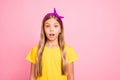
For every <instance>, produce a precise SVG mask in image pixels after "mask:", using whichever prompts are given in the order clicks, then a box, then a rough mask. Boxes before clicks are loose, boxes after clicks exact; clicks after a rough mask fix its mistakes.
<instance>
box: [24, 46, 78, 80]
mask: <svg viewBox="0 0 120 80" xmlns="http://www.w3.org/2000/svg"><path fill="white" fill-rule="evenodd" d="M37 49H38V47H37V46H34V47H33V48H32V49H31V50H30V51H29V53H28V55H27V56H26V59H27V60H28V61H30V62H31V63H33V64H36V51H37ZM65 50H66V56H67V63H68V64H70V63H71V62H74V61H75V60H77V59H78V56H77V54H76V53H75V51H74V50H73V49H72V47H70V46H68V45H65ZM37 80H67V76H66V75H62V74H61V55H60V48H59V47H56V48H48V47H46V46H45V48H44V51H43V55H42V76H40V77H37Z"/></svg>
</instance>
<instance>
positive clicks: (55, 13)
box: [54, 8, 64, 19]
mask: <svg viewBox="0 0 120 80" xmlns="http://www.w3.org/2000/svg"><path fill="white" fill-rule="evenodd" d="M54 15H55V16H56V17H58V18H60V19H61V18H64V17H63V16H59V15H58V14H57V12H56V9H55V8H54Z"/></svg>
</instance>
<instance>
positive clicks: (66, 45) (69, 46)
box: [65, 44, 73, 50]
mask: <svg viewBox="0 0 120 80" xmlns="http://www.w3.org/2000/svg"><path fill="white" fill-rule="evenodd" d="M65 49H66V50H73V48H72V46H71V45H69V44H65Z"/></svg>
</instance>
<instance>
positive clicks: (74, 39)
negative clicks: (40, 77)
mask: <svg viewBox="0 0 120 80" xmlns="http://www.w3.org/2000/svg"><path fill="white" fill-rule="evenodd" d="M54 8H56V10H57V12H58V14H59V15H62V16H64V18H63V19H62V20H63V22H64V28H65V41H66V43H67V44H69V45H70V46H72V47H73V49H74V50H75V51H76V53H77V55H78V56H79V60H77V61H76V62H75V63H74V65H75V80H120V1H119V0H0V80H28V79H29V72H30V63H29V62H28V61H26V59H25V57H26V55H27V54H28V52H29V50H30V49H31V48H32V47H33V46H34V45H37V44H38V41H39V39H40V27H41V21H42V19H43V17H44V15H45V14H47V13H49V12H53V9H54Z"/></svg>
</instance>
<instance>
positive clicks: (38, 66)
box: [35, 15, 67, 77]
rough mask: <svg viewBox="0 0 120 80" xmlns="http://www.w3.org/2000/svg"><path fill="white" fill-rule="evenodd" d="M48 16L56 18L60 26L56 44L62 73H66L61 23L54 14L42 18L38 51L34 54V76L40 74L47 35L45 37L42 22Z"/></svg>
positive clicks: (48, 17)
mask: <svg viewBox="0 0 120 80" xmlns="http://www.w3.org/2000/svg"><path fill="white" fill-rule="evenodd" d="M50 18H54V19H56V20H57V21H58V22H59V24H60V26H61V33H60V34H59V36H58V45H59V47H60V51H61V72H62V75H64V74H66V65H67V63H66V52H65V40H64V28H63V23H62V20H61V19H60V18H58V17H56V16H55V15H50V16H47V17H44V19H43V21H42V26H41V34H40V41H39V43H38V51H37V55H36V66H35V76H36V77H37V76H41V75H42V54H43V51H44V47H45V43H46V41H47V37H46V35H45V31H44V23H45V21H46V20H48V19H50Z"/></svg>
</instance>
